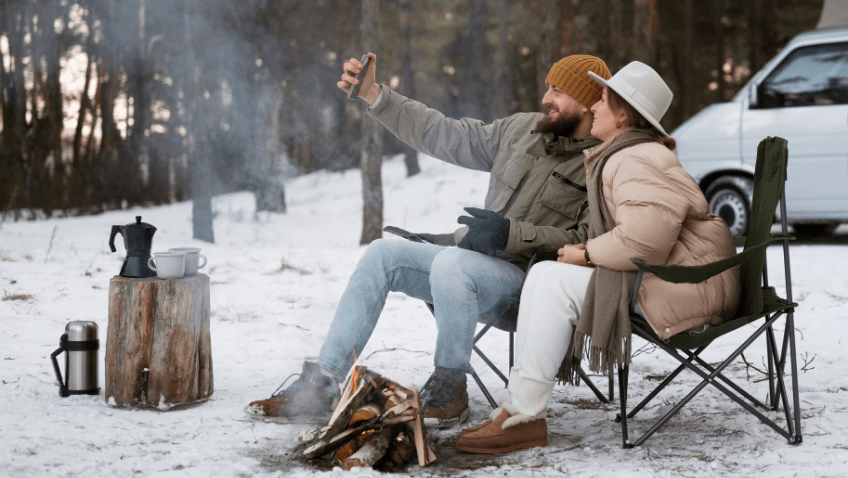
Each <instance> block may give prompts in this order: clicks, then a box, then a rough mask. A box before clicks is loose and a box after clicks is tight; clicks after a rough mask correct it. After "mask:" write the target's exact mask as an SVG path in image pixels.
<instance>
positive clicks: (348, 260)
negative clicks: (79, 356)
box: [0, 156, 848, 477]
mask: <svg viewBox="0 0 848 478" xmlns="http://www.w3.org/2000/svg"><path fill="white" fill-rule="evenodd" d="M421 166H422V169H423V172H422V173H421V174H420V175H418V176H416V177H414V178H409V179H407V178H405V177H404V176H405V169H404V165H403V162H402V160H401V159H399V158H395V159H392V160H389V161H387V162H386V163H385V165H384V169H383V181H384V191H385V221H384V223H385V224H386V225H395V226H399V227H403V228H405V229H409V230H414V231H436V232H438V231H451V230H453V229H454V228H455V227H456V222H455V220H456V217H457V216H459V215H460V214H462V207H463V206H469V205H477V206H479V205H481V204H482V201H483V196H484V194H485V191H486V184H487V175H486V174H483V173H477V172H472V171H465V170H461V169H459V168H456V167H452V166H449V165H445V164H443V163H440V162H438V161H435V160H433V159H431V158H427V157H423V156H422V157H421ZM360 187H361V180H360V176H359V173H358V171H350V172H347V173H323V172H322V173H317V174H312V175H309V176H305V177H301V178H298V179H297V180H295V181H293V182H291V183H290V184H289V185H288V188H287V191H286V195H287V198H288V201H289V203H288V206H289V209H288V213H287V214H282V215H276V214H265V213H262V214H259V215H258V217H256V216H255V215H254V211H253V197H252V195H250V194H245V193H242V194H233V195H228V196H222V197H218V198H216V199H215V201H214V209H215V211H216V213H217V217H216V219H215V237H216V243H215V244H214V245H212V244H206V243H200V242H195V241H192V240H191V217H190V216H191V205H190V204H189V203H181V204H174V205H169V206H163V207H154V208H146V209H133V210H127V211H118V212H110V213H107V214H103V215H100V216H91V217H82V218H72V219H55V220H43V221H35V222H17V223H14V222H8V221H7V222H6V223H4V224H2V229H0V293H2V295H3V297H4V298H11V296H13V295H15V294H30V295H32V297H31V298H29V299H26V300H5V299H4V300H2V301H0V476H12V477H19V476H86V475H91V476H131V475H133V476H135V475H141V476H196V477H205V476H316V475H317V476H326V475H333V476H335V475H337V474H341V473H343V472H341V470H338V469H337V470H326V469H319V468H317V467H314V466H311V465H309V464H306V463H304V462H302V461H300V460H298V459H296V458H295V457H293V454H292V453H291V452H292V449H293V447H294V446H295V445H296V437H297V433H298V431H299V430H300V428H301V427H300V426H296V425H280V424H276V423H265V422H260V421H255V420H252V419H250V418H248V417H247V416H246V415H244V413H243V408H244V406H245V405H246V404H247V403H248V402H250V401H251V400H255V399H261V398H266V397H267V396H269V395H270V393H271V392H273V391H274V389H275V388H276V387H277V385H279V383H280V382H282V380H283V379H285V378H286V377H287V376H289V375H290V374H292V373H295V372H298V371H299V370H300V367H301V364H302V362H303V360H304V359H312V358H315V356H316V355H317V353H318V350H319V347H320V345H321V343H322V341H323V338H324V336H325V334H326V331H327V328H328V326H329V323H330V321H331V319H332V316H333V311H334V309H335V307H336V304H337V302H338V299H339V297H340V295H341V293H342V290H343V288H344V286H345V284H346V282H347V278H348V277H349V275H350V274H351V272H352V271H353V268H354V266H355V265H356V262H357V260H358V259H359V257H360V255H361V254H362V252H363V251H364V248H363V247H359V246H358V243H359V235H360V232H361V215H362V213H361V210H362V209H361V195H360ZM136 215H141V216H142V220H143V221H145V222H149V223H151V224H153V225H155V226H156V227H157V228H158V232H157V233H156V235H155V237H154V241H153V243H154V248H153V249H154V251H161V250H167V249H168V248H169V247H176V246H189V245H194V246H199V247H202V248H203V254H205V255H206V256H208V258H209V266H208V267H207V268H206V269H205V271H206V272H207V273H208V274H209V275H210V276H211V278H212V286H211V287H212V289H211V298H212V299H211V300H212V311H211V314H212V317H211V334H212V354H213V365H214V377H215V391H214V393H213V395H212V397H211V398H210V399H209V400H208V401H207V402H204V403H201V404H198V405H192V406H185V407H177V408H174V409H171V410H168V411H159V410H156V409H125V408H115V407H110V406H108V405H107V404H106V402H105V400H104V397H103V394H102V392H101V394H100V395H99V396H74V397H69V398H60V397H59V395H58V387H57V385H56V383H55V379H54V376H53V369H52V366H51V365H50V360H49V355H50V353H51V352H53V350H55V349H56V348H57V347H58V343H59V336H60V335H61V334H62V333H63V330H64V327H65V325H66V324H67V323H68V322H69V321H72V320H93V321H95V322H97V323H98V325H99V327H100V339H101V351H100V360H101V364H100V365H101V367H100V377H99V383H100V386H101V387H103V386H104V383H105V380H104V372H103V363H102V361H103V355H104V353H105V338H106V329H107V325H108V324H107V290H108V287H109V279H110V278H111V277H112V276H114V275H116V274H117V273H118V271H119V270H120V267H121V261H122V260H123V256H122V254H121V253H120V250H119V253H114V254H113V253H111V252H110V251H109V247H108V238H109V231H110V227H111V226H112V225H113V224H126V223H129V222H132V221H134V217H135V216H136ZM845 230H846V227H845V226H843V228H842V229H840V231H839V232H843V234H844V232H845ZM837 242H839V241H837ZM842 242H848V241H842ZM769 256H770V258H771V259H773V261H775V262H772V264H774V265H773V266H772V278H771V281H772V284H774V285H777V286H778V287H779V288H780V287H782V286H783V275H782V273H781V271H780V270H779V269H778V267H777V266H776V265H777V264H778V263H779V262H780V260H781V257H782V252H781V250H780V249H778V248H776V247H773V248H772V249H770V250H769ZM283 264H287V265H288V266H291V267H282V266H283ZM792 264H793V266H794V268H795V269H794V275H793V277H794V284H793V287H794V291H795V297H796V300H797V301H798V302H799V303H800V308H799V309H798V313H797V315H796V320H797V322H796V324H797V328H798V334H797V338H798V352H799V354H800V355H801V356H802V357H806V358H807V361H809V362H810V363H809V365H808V366H807V367H806V371H805V372H802V373H801V377H800V378H801V382H800V383H801V386H800V393H801V400H802V406H803V418H804V422H803V431H804V442H803V444H802V445H800V446H790V445H787V444H786V442H785V440H784V439H782V438H781V437H779V436H778V435H777V434H775V433H774V432H773V431H772V430H771V429H770V428H768V427H767V426H765V425H763V424H761V423H760V422H758V421H757V420H756V419H755V418H753V417H751V416H750V415H748V414H746V413H743V411H742V409H741V408H740V407H739V406H738V405H736V404H735V403H733V402H732V401H730V400H729V399H727V398H726V397H724V396H723V395H721V394H720V393H719V392H718V391H716V390H713V389H711V388H708V389H706V391H705V392H704V393H702V394H701V395H700V396H699V397H698V398H696V399H695V400H694V401H693V402H691V403H690V404H689V405H688V406H687V407H685V408H684V410H683V412H682V413H681V414H680V415H678V416H677V417H675V418H674V419H672V420H671V421H670V422H669V423H668V424H667V425H666V426H665V428H663V429H662V430H660V432H659V433H657V434H656V435H654V437H652V438H651V439H650V440H649V441H648V442H647V443H646V444H645V445H643V446H641V447H639V448H636V449H633V450H623V449H622V448H621V446H620V444H621V438H620V429H619V426H618V424H617V423H614V422H613V418H614V417H615V415H616V412H617V402H616V404H613V405H608V406H600V405H599V404H598V403H597V401H596V400H595V399H594V396H593V395H592V394H591V392H590V391H589V389H588V388H587V387H585V386H581V387H578V388H573V387H569V386H558V387H557V389H556V390H555V392H554V397H553V400H552V403H551V406H550V414H549V418H548V426H549V445H548V447H547V448H539V449H535V450H529V451H521V452H515V453H509V454H505V455H502V456H484V457H480V456H474V455H468V454H463V453H459V452H457V451H456V450H455V448H454V444H455V440H456V438H455V432H456V431H455V430H454V431H442V432H436V431H433V432H431V433H430V438H431V440H432V441H433V447H434V451H435V453H436V455H437V456H438V457H439V460H438V461H437V463H436V464H434V465H432V466H431V467H429V468H424V469H422V468H419V467H418V466H417V465H410V466H408V467H407V468H406V469H405V472H406V473H408V474H411V475H416V476H426V475H439V476H447V475H458V476H488V475H509V476H556V475H561V474H562V473H569V474H573V475H575V476H597V477H607V476H621V477H630V476H633V477H637V476H638V477H641V476H646V477H647V476H746V475H763V476H766V475H767V476H770V477H783V476H846V475H848V464H846V462H848V446H846V440H845V438H846V435H845V430H846V428H848V402H846V398H848V378H846V375H845V374H844V373H843V368H842V366H843V365H845V363H846V359H848V354H846V352H845V351H844V350H845V348H843V347H842V345H841V341H842V338H848V337H846V334H845V332H844V330H845V329H844V328H843V326H842V325H840V324H843V321H845V320H846V318H848V310H846V303H848V275H846V274H845V272H844V271H845V268H846V267H848V247H845V245H839V244H836V245H823V244H813V245H810V244H807V245H796V246H793V248H792ZM778 329H779V332H778V334H779V335H781V336H782V326H781V327H778ZM750 330H751V329H750V328H745V329H744V331H743V332H742V333H747V332H749V331H750ZM742 333H739V334H737V335H735V336H733V337H728V338H725V339H723V340H722V341H721V343H718V344H716V345H714V346H713V347H712V348H713V349H714V350H712V352H713V353H712V354H710V353H705V358H707V360H709V361H713V360H717V357H718V353H719V352H721V353H727V352H728V351H729V350H732V348H734V347H735V346H736V345H737V344H738V343H739V342H740V340H741V339H740V337H741V336H742ZM435 337H436V328H435V324H434V321H433V319H432V317H431V316H430V313H429V312H428V311H427V309H426V308H425V307H424V306H423V304H422V303H421V302H419V301H416V300H413V299H409V298H407V297H405V296H403V295H401V294H391V295H390V296H389V299H388V302H387V304H386V308H385V310H384V312H383V316H382V320H381V322H380V323H379V325H378V326H377V329H376V332H375V333H374V336H373V338H372V339H371V342H370V343H369V345H368V347H367V348H366V349H365V351H364V352H363V353H362V356H361V357H360V363H361V364H363V365H366V366H368V367H369V368H373V369H376V370H379V371H381V372H382V373H383V374H386V375H388V376H391V377H392V378H394V379H396V380H398V381H400V382H401V383H404V384H408V385H412V384H417V385H419V386H420V385H422V384H423V382H424V381H425V380H426V378H427V376H428V375H429V373H430V372H431V370H432V353H433V348H434V343H435ZM641 345H642V344H641V343H637V344H636V348H638V347H639V346H641ZM846 346H848V341H846ZM482 348H483V349H484V350H486V351H488V352H490V354H491V356H492V357H493V358H494V359H495V361H496V362H497V363H499V364H502V365H505V364H506V361H507V347H506V335H505V334H503V333H501V332H493V333H490V334H489V335H488V336H487V338H486V339H484V341H483V344H482ZM764 355H765V347H764V345H763V344H762V343H758V344H755V345H754V346H753V347H752V348H751V349H749V352H748V353H747V354H746V358H747V359H748V361H749V362H751V363H752V364H753V365H755V366H758V367H761V365H762V362H763V356H764ZM813 358H814V360H813ZM804 363H805V361H804V360H803V359H802V360H801V361H800V364H801V365H803V364H804ZM473 365H474V366H475V367H476V368H477V370H478V371H480V372H481V375H482V377H483V380H484V381H485V382H486V383H487V384H488V385H489V387H490V389H492V390H493V392H494V393H495V395H496V398H499V397H501V396H504V394H505V390H504V389H503V388H502V387H500V386H498V383H499V382H498V379H497V377H496V376H495V375H494V374H493V373H491V372H489V371H488V370H487V369H486V368H485V366H484V364H482V362H480V361H479V359H477V358H476V357H475V358H474V359H473ZM674 366H675V364H674V363H673V361H672V360H671V359H668V358H665V357H663V356H662V355H660V353H658V352H653V353H643V354H641V355H639V356H638V357H636V358H635V359H634V365H633V367H632V369H633V371H632V373H631V384H632V387H631V389H632V392H631V393H632V395H631V400H630V404H634V403H635V397H637V396H639V395H640V394H644V392H646V391H647V390H649V387H651V386H653V385H655V384H656V383H657V382H656V377H657V376H662V375H665V374H667V373H668V372H670V371H671V370H672V369H673V368H674ZM750 372H751V375H750V379H749V380H748V381H747V382H746V377H747V375H746V367H745V365H744V364H742V363H741V362H740V363H739V364H738V365H734V366H732V368H731V369H730V371H729V372H727V374H728V375H730V376H731V377H733V378H734V379H738V380H740V381H741V382H742V383H744V384H745V385H746V386H747V387H748V389H749V390H751V391H752V393H753V394H754V395H755V396H756V397H760V398H763V399H764V398H765V395H766V388H767V387H766V386H765V383H764V382H759V383H755V381H757V380H759V379H761V378H762V377H763V376H762V375H761V374H759V373H758V372H756V371H754V370H752V369H751V370H750ZM595 380H596V382H597V383H599V385H601V387H602V389H604V390H605V389H606V382H605V380H604V379H603V378H602V377H596V378H595ZM696 383H697V380H696V379H695V376H694V374H691V373H687V372H684V373H683V374H682V375H681V376H680V377H679V379H678V381H677V384H676V385H674V386H671V387H670V388H669V389H668V390H667V391H666V392H664V393H663V394H662V395H661V396H660V398H659V399H658V400H657V401H656V403H654V404H652V405H651V406H649V408H648V409H647V410H646V411H644V412H643V413H642V414H641V415H640V416H639V417H637V419H636V420H633V421H632V422H631V423H632V425H631V430H632V431H631V434H632V433H634V432H636V431H640V430H645V429H646V427H647V426H648V424H649V422H648V419H649V418H653V417H655V416H657V415H658V413H660V411H665V410H666V409H668V408H669V406H671V405H672V404H674V403H675V402H676V401H678V400H679V399H681V398H682V397H683V396H685V395H686V393H688V391H689V389H690V388H691V387H693V386H694V385H695V384H696ZM469 392H470V394H471V402H472V409H473V414H472V419H471V423H472V424H473V423H476V422H479V421H481V420H482V419H484V417H486V415H487V414H488V405H487V404H486V402H485V399H484V397H483V395H482V394H481V393H480V391H479V390H478V389H477V388H476V387H475V386H474V385H473V383H472V382H469ZM616 395H617V393H616ZM768 415H769V416H770V417H772V418H776V419H778V420H780V421H779V423H781V424H782V423H783V421H782V419H781V418H780V417H781V414H778V413H775V412H768ZM638 418H641V419H638ZM358 474H360V475H363V476H366V475H367V476H370V475H376V474H377V472H375V471H373V470H362V471H359V472H358Z"/></svg>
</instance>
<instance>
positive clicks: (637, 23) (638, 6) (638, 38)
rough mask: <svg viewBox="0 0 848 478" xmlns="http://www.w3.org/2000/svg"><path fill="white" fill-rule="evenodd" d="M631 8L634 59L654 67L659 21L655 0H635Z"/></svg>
mask: <svg viewBox="0 0 848 478" xmlns="http://www.w3.org/2000/svg"><path fill="white" fill-rule="evenodd" d="M633 7H634V10H633V54H632V57H633V59H634V60H638V61H641V62H642V63H645V64H646V65H649V66H651V67H654V68H656V66H657V65H656V54H657V33H658V32H659V21H658V15H657V0H635V2H634V5H633Z"/></svg>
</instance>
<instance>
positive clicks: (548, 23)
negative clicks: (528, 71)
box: [536, 0, 565, 104]
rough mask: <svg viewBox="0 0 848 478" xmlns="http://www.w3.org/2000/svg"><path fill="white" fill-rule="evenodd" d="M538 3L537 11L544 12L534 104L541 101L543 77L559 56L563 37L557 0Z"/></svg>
mask: <svg viewBox="0 0 848 478" xmlns="http://www.w3.org/2000/svg"><path fill="white" fill-rule="evenodd" d="M539 3H540V5H539V11H542V12H545V15H544V17H543V19H542V22H543V23H542V24H541V25H540V29H541V32H540V33H541V34H540V38H539V48H538V50H537V52H536V88H537V89H536V91H537V95H536V96H537V98H536V99H537V101H536V104H539V103H541V102H542V97H543V96H544V95H545V89H546V87H545V79H547V77H548V72H549V71H550V69H551V66H552V65H553V64H554V63H555V62H557V61H559V59H560V58H561V57H560V52H561V51H562V48H563V46H564V45H563V39H564V38H565V37H564V36H562V33H561V31H560V26H561V25H562V24H563V16H562V15H563V10H562V9H561V8H557V0H541V1H540V2H539Z"/></svg>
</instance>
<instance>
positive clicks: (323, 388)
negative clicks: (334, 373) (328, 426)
mask: <svg viewBox="0 0 848 478" xmlns="http://www.w3.org/2000/svg"><path fill="white" fill-rule="evenodd" d="M283 386H285V383H283V385H281V386H280V388H282V387H283ZM339 395H341V392H340V391H339V385H338V383H337V382H336V381H335V379H333V378H331V377H330V376H329V375H328V374H325V373H323V372H322V371H321V368H320V367H319V366H318V365H317V364H314V363H311V362H304V363H303V372H302V373H301V374H300V377H299V378H298V379H297V380H295V381H294V382H293V383H292V384H291V385H290V386H289V387H288V388H286V389H285V390H279V389H278V390H277V392H275V393H274V394H273V395H271V397H270V398H268V399H265V400H256V401H253V402H250V405H248V406H247V407H246V408H245V409H244V411H245V412H246V413H247V414H248V415H250V416H251V417H253V418H259V419H262V420H274V421H282V422H295V423H298V422H299V423H320V422H323V421H326V420H328V419H329V418H330V415H332V413H333V409H334V408H335V406H336V403H337V402H338V400H339Z"/></svg>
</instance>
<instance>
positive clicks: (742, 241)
mask: <svg viewBox="0 0 848 478" xmlns="http://www.w3.org/2000/svg"><path fill="white" fill-rule="evenodd" d="M747 240H748V238H747V237H744V236H743V237H737V238H736V239H734V240H733V245H734V246H736V247H745V242H746V241H747Z"/></svg>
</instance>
